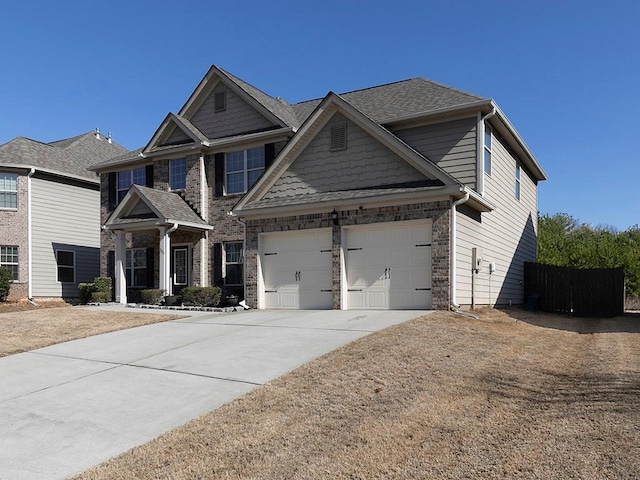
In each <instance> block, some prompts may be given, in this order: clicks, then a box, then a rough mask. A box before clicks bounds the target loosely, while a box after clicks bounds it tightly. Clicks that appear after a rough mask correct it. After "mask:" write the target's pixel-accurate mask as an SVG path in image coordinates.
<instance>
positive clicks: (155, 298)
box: [140, 288, 164, 305]
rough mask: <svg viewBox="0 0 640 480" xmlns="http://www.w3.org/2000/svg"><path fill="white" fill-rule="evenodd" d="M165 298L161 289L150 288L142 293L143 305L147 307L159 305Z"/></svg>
mask: <svg viewBox="0 0 640 480" xmlns="http://www.w3.org/2000/svg"><path fill="white" fill-rule="evenodd" d="M163 296H164V290H160V289H159V288H149V289H147V290H142V292H140V297H141V299H142V303H144V304H146V305H158V304H159V303H160V300H162V297H163Z"/></svg>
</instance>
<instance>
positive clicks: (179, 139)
mask: <svg viewBox="0 0 640 480" xmlns="http://www.w3.org/2000/svg"><path fill="white" fill-rule="evenodd" d="M192 141H193V140H192V139H191V137H189V135H187V134H186V133H184V132H183V131H182V130H180V128H178V127H175V129H174V130H173V132H171V135H169V138H167V141H166V142H164V143H163V145H179V144H182V143H189V142H192Z"/></svg>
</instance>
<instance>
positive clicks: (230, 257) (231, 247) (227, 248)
mask: <svg viewBox="0 0 640 480" xmlns="http://www.w3.org/2000/svg"><path fill="white" fill-rule="evenodd" d="M224 254H225V259H224V264H225V277H224V283H225V285H242V284H243V283H244V274H243V262H244V258H243V245H242V242H233V243H225V244H224Z"/></svg>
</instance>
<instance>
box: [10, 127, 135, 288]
mask: <svg viewBox="0 0 640 480" xmlns="http://www.w3.org/2000/svg"><path fill="white" fill-rule="evenodd" d="M126 151H127V150H126V149H125V148H124V147H121V146H120V145H118V144H116V143H115V142H113V141H112V140H111V138H110V136H107V137H104V136H102V135H100V133H99V131H96V132H89V133H85V134H82V135H78V136H77V137H73V138H67V139H64V140H58V141H55V142H49V143H43V142H38V141H36V140H31V139H29V138H24V137H18V138H15V139H13V140H11V141H9V142H7V143H5V144H3V145H0V265H2V266H4V267H7V268H9V269H10V270H11V271H12V273H13V283H12V285H11V290H10V292H9V298H10V299H19V298H34V297H36V298H50V297H53V298H61V297H62V298H76V297H78V283H81V282H92V281H93V279H94V278H95V277H97V276H98V275H99V272H100V233H99V228H100V223H99V222H100V218H99V216H98V209H99V206H100V183H99V179H98V177H97V176H96V174H95V173H92V172H90V171H89V170H87V167H88V166H90V165H92V164H94V163H96V162H97V161H101V160H104V159H108V158H111V157H113V156H115V155H118V154H122V153H124V152H126Z"/></svg>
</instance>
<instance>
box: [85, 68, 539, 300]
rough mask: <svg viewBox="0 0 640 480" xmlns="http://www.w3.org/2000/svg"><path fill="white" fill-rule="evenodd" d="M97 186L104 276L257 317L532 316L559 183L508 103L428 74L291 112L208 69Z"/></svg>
mask: <svg viewBox="0 0 640 480" xmlns="http://www.w3.org/2000/svg"><path fill="white" fill-rule="evenodd" d="M92 169H93V170H94V171H96V172H98V173H99V174H100V176H101V195H102V197H101V198H102V210H101V218H102V223H103V233H102V273H103V274H110V275H114V276H115V279H116V300H117V301H119V302H126V301H127V299H131V298H134V297H135V291H136V289H140V288H147V287H157V288H161V289H164V290H165V291H166V292H168V293H177V292H178V291H179V290H180V289H181V288H182V287H184V286H187V285H203V286H204V285H220V286H221V287H223V289H224V292H225V294H230V293H234V294H236V295H238V296H239V297H241V298H244V299H245V300H246V302H247V304H248V305H249V306H252V307H256V308H305V309H309V308H313V309H323V308H327V309H330V308H340V309H357V308H367V309H368V308H380V309H401V308H404V309H407V308H410V309H427V308H439V309H443V308H449V307H450V306H454V307H455V306H457V305H459V304H471V303H475V304H491V305H493V304H506V303H516V304H517V303H522V279H523V264H524V262H525V261H533V260H535V256H536V228H537V184H538V182H539V181H541V180H545V179H546V176H545V173H544V171H543V170H542V168H541V167H540V165H539V164H538V162H537V161H536V159H535V158H534V157H533V155H532V153H531V152H530V151H529V149H528V148H527V146H526V145H525V143H524V141H523V140H522V139H521V138H520V136H519V135H518V133H517V132H516V130H515V129H514V127H513V126H512V125H511V123H510V122H509V120H508V119H507V118H506V116H505V115H504V114H503V113H502V111H501V110H500V109H499V108H498V106H497V105H496V103H495V102H494V101H493V100H491V99H489V98H483V97H479V96H476V95H472V94H469V93H465V92H462V91H460V90H456V89H453V88H450V87H446V86H444V85H441V84H438V83H435V82H432V81H429V80H425V79H423V78H414V79H410V80H404V81H399V82H396V83H391V84H387V85H380V86H375V87H372V88H368V89H364V90H358V91H354V92H349V93H344V94H336V93H333V92H330V93H329V94H327V96H325V97H324V98H322V99H317V100H310V101H306V102H302V103H298V104H289V103H287V102H286V101H285V100H282V99H281V98H274V97H271V96H269V95H267V94H265V93H263V92H262V91H260V90H258V89H256V88H255V87H253V86H251V85H249V84H247V83H246V82H244V81H242V80H240V79H238V78H236V77H234V76H233V75H231V74H230V73H228V72H225V71H224V70H222V69H220V68H218V67H215V66H213V67H211V69H210V70H209V72H208V73H207V74H206V75H205V77H204V78H203V80H202V81H201V82H200V84H199V85H198V86H197V87H196V89H195V91H194V92H193V93H192V94H191V96H190V97H189V99H188V100H187V102H186V103H185V105H184V106H183V107H182V108H181V109H180V111H179V112H178V113H177V114H174V113H170V114H169V115H167V117H166V118H165V119H164V120H163V122H162V124H161V125H160V126H159V128H158V130H157V131H156V133H155V134H154V135H153V137H152V138H151V140H150V141H149V143H148V144H147V145H146V146H145V147H144V148H142V149H141V150H139V151H137V152H133V153H132V154H129V155H124V156H122V157H119V158H115V159H111V160H109V161H106V162H103V163H100V164H97V165H95V166H94V167H93V168H92Z"/></svg>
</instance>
